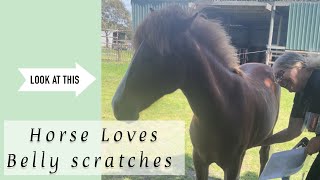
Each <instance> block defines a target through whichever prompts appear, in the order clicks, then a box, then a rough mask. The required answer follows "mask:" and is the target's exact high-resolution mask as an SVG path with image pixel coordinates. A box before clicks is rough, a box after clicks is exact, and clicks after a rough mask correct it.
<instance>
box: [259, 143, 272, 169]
mask: <svg viewBox="0 0 320 180" xmlns="http://www.w3.org/2000/svg"><path fill="white" fill-rule="evenodd" d="M269 152H270V145H269V146H261V148H260V151H259V154H260V174H259V175H261V173H262V171H263V169H264V168H265V166H266V164H267V162H268V159H269Z"/></svg>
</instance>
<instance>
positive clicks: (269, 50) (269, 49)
mask: <svg viewBox="0 0 320 180" xmlns="http://www.w3.org/2000/svg"><path fill="white" fill-rule="evenodd" d="M275 11H276V6H275V5H274V4H273V5H272V10H271V17H270V28H269V39H268V45H267V54H266V64H267V65H269V61H270V60H271V59H272V54H271V45H272V36H273V26H274V16H275Z"/></svg>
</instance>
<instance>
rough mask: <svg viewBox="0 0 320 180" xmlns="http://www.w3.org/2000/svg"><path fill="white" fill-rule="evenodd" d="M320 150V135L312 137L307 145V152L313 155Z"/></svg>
mask: <svg viewBox="0 0 320 180" xmlns="http://www.w3.org/2000/svg"><path fill="white" fill-rule="evenodd" d="M319 151H320V136H317V137H314V138H312V139H310V141H309V143H308V145H307V154H309V155H312V154H314V153H316V152H319Z"/></svg>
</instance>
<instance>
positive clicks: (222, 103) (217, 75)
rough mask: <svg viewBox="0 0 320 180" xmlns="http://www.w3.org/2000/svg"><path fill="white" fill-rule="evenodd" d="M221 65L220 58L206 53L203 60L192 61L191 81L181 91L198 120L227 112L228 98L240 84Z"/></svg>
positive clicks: (190, 65) (204, 52)
mask: <svg viewBox="0 0 320 180" xmlns="http://www.w3.org/2000/svg"><path fill="white" fill-rule="evenodd" d="M218 61H219V59H218V57H215V56H214V55H212V54H210V52H208V51H207V50H206V49H204V50H203V51H202V53H201V57H198V58H197V57H192V58H190V59H189V62H191V63H190V64H189V72H188V77H187V78H186V79H187V80H186V82H185V86H184V87H183V88H182V91H183V92H184V94H185V95H186V97H187V99H188V101H189V103H190V106H191V108H192V109H193V111H194V113H195V114H196V115H197V116H198V117H199V118H201V116H205V117H208V115H209V116H210V115H213V114H215V115H218V114H219V113H220V112H224V111H227V105H228V103H230V101H229V100H228V98H229V97H230V95H231V93H234V92H235V89H234V88H236V87H237V86H238V85H240V83H241V80H240V78H239V77H237V75H236V74H234V73H233V72H231V70H230V69H229V68H228V67H225V66H224V65H223V64H222V63H220V62H218Z"/></svg>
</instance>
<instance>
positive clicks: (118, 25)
mask: <svg viewBox="0 0 320 180" xmlns="http://www.w3.org/2000/svg"><path fill="white" fill-rule="evenodd" d="M101 28H102V30H103V31H105V33H106V35H107V36H108V35H109V33H110V31H108V30H109V29H121V30H126V31H130V30H131V16H130V13H129V11H128V10H127V9H126V8H125V6H124V4H123V3H122V1H120V0H101ZM107 43H108V38H107Z"/></svg>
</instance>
